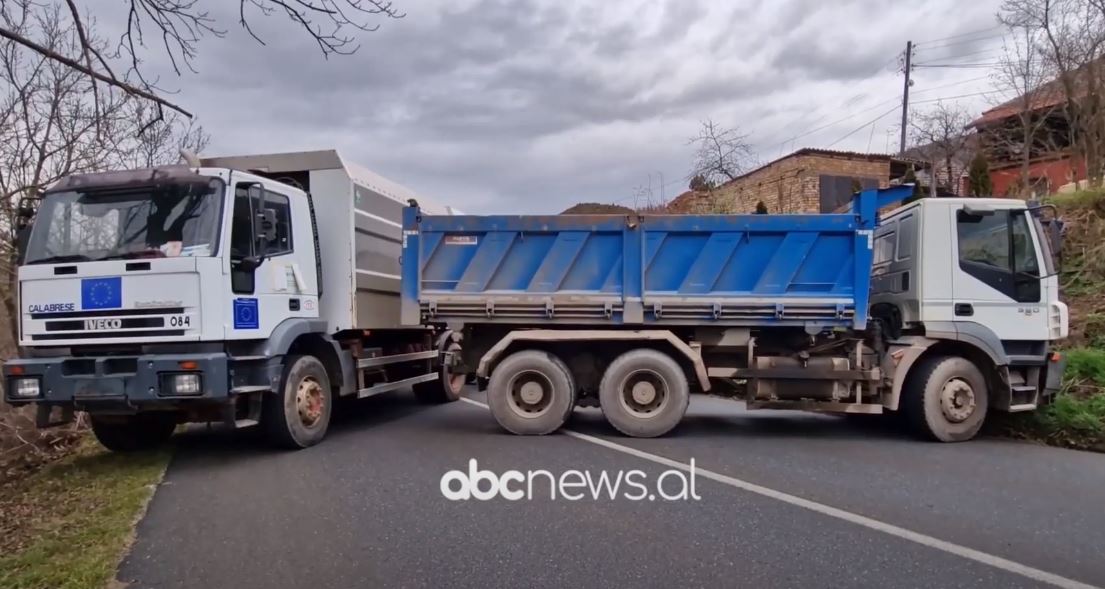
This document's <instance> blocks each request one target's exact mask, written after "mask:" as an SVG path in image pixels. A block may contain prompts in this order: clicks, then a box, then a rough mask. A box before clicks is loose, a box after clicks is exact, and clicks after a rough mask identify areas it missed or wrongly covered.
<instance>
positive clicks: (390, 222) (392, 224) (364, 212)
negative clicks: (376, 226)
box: [353, 208, 403, 229]
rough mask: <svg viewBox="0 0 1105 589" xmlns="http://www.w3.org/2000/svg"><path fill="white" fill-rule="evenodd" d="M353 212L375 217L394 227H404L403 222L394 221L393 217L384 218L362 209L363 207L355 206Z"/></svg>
mask: <svg viewBox="0 0 1105 589" xmlns="http://www.w3.org/2000/svg"><path fill="white" fill-rule="evenodd" d="M353 212H354V213H357V214H358V215H364V216H365V217H368V218H369V219H375V220H377V221H379V222H381V223H386V224H388V225H391V226H392V227H398V228H400V229H402V228H403V224H402V223H396V222H395V221H392V220H391V219H385V218H383V217H381V216H379V215H373V214H372V213H370V212H368V211H362V210H361V209H357V208H354V209H353Z"/></svg>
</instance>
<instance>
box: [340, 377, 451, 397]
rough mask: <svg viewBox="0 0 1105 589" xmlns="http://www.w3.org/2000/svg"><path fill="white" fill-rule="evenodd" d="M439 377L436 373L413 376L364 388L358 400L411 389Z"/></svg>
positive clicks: (359, 392)
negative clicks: (405, 388)
mask: <svg viewBox="0 0 1105 589" xmlns="http://www.w3.org/2000/svg"><path fill="white" fill-rule="evenodd" d="M437 378H438V376H437V373H436V372H431V373H429V374H422V375H419V376H412V377H411V378H404V379H403V380H397V381H395V382H385V383H380V384H377V385H372V386H370V387H367V388H363V389H361V390H359V391H357V398H358V399H363V398H365V397H370V396H372V395H378V394H380V393H386V392H388V391H394V390H396V389H401V388H403V387H409V386H412V385H416V384H418V383H422V382H429V381H431V380H437Z"/></svg>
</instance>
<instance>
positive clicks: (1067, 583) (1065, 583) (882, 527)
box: [461, 397, 1099, 589]
mask: <svg viewBox="0 0 1105 589" xmlns="http://www.w3.org/2000/svg"><path fill="white" fill-rule="evenodd" d="M461 401H464V402H466V403H471V404H472V405H478V406H480V407H483V408H484V409H489V407H488V406H487V405H486V404H484V403H480V402H479V401H474V400H472V399H468V398H463V397H462V398H461ZM560 431H561V433H563V434H565V435H568V436H571V437H573V438H576V439H577V440H582V441H584V442H589V443H591V444H595V445H597V446H602V447H604V448H609V449H611V450H615V451H617V452H621V453H623V454H629V455H630V456H636V457H637V458H641V459H644V460H648V461H650V462H655V463H656V464H661V465H663V466H667V467H669V468H675V469H678V470H682V471H687V472H689V471H690V468H691V467H690V465H689V464H686V463H683V462H679V461H677V460H672V459H670V458H665V457H663V456H659V455H656V454H652V453H649V452H644V451H642V450H637V449H636V448H630V447H629V446H623V445H621V444H618V443H616V442H611V441H609V440H604V439H602V438H596V437H595V436H589V435H587V434H581V433H579V432H574V431H571V430H566V429H561V430H560ZM694 472H695V474H696V475H697V476H700V477H703V478H706V479H710V480H712V481H715V482H718V483H722V484H725V485H729V486H730V487H734V488H737V489H741V490H742V491H748V492H750V493H755V494H757V495H762V496H764V497H768V498H771V499H775V500H777V501H782V502H783V503H789V504H791V505H795V506H797V507H802V508H804V509H808V510H810V511H815V512H817V513H820V514H823V515H827V516H829V517H835V518H837V519H841V520H844V521H846V522H850V523H853V524H856V525H860V526H863V527H865V528H870V529H872V530H876V531H879V532H883V533H884V534H889V535H891V536H895V537H897V538H901V539H903V540H909V541H910V542H915V543H917V544H920V545H922V546H927V547H929V548H935V549H936V550H940V551H943V552H947V553H949V554H954V555H956V556H959V557H962V558H966V559H968V560H973V561H975V562H980V563H982V564H985V565H989V566H992V567H994V568H997V569H1001V570H1003V571H1007V572H1010V573H1014V574H1017V575H1021V576H1023V577H1027V578H1029V579H1032V580H1034V581H1039V582H1041V583H1047V584H1049V585H1054V586H1056V587H1063V588H1064V589H1099V588H1097V587H1095V586H1094V585H1089V584H1086V583H1082V582H1081V581H1075V580H1074V579H1068V578H1067V577H1062V576H1059V575H1056V574H1054V573H1049V572H1047V571H1042V570H1040V569H1037V568H1033V567H1030V566H1028V565H1023V564H1021V563H1018V562H1013V561H1011V560H1009V559H1006V558H1002V557H1000V556H995V555H993V554H989V553H986V552H982V551H979V550H975V549H973V548H968V547H966V546H962V545H959V544H955V543H954V542H948V541H945V540H941V539H939V538H934V537H932V536H929V535H926V534H922V533H920V532H914V531H913V530H908V529H906V528H903V527H899V526H896V525H894V524H888V523H886V522H882V521H879V520H877V519H873V518H870V517H867V516H864V515H859V514H858V513H852V512H850V511H845V510H843V509H838V508H836V507H832V506H829V505H825V504H823V503H818V502H816V501H811V500H809V499H803V498H801V497H798V496H796V495H791V494H789V493H784V492H782V491H776V490H775V489H769V488H767V487H764V486H761V485H757V484H755V483H750V482H748V481H744V480H741V479H738V478H734V477H731V476H727V475H723V474H721V473H717V472H713V471H711V470H706V469H703V468H701V467H699V466H698V465H697V464H695V469H694Z"/></svg>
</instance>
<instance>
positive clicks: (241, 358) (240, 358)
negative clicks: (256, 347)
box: [230, 354, 268, 362]
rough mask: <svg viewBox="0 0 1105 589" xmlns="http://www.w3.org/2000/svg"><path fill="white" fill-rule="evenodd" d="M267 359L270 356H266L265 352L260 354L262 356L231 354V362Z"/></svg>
mask: <svg viewBox="0 0 1105 589" xmlns="http://www.w3.org/2000/svg"><path fill="white" fill-rule="evenodd" d="M267 359H268V356H265V355H263V354H262V355H260V356H231V357H230V361H231V362H257V361H259V360H267Z"/></svg>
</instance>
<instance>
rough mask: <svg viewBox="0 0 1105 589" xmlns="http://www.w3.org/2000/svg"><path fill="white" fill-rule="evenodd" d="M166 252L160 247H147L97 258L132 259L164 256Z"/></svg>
mask: <svg viewBox="0 0 1105 589" xmlns="http://www.w3.org/2000/svg"><path fill="white" fill-rule="evenodd" d="M164 257H165V252H163V251H161V250H159V249H152V248H151V249H147V250H139V251H136V252H122V253H118V254H111V255H110V256H104V257H102V258H97V259H98V260H131V259H134V258H164Z"/></svg>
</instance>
